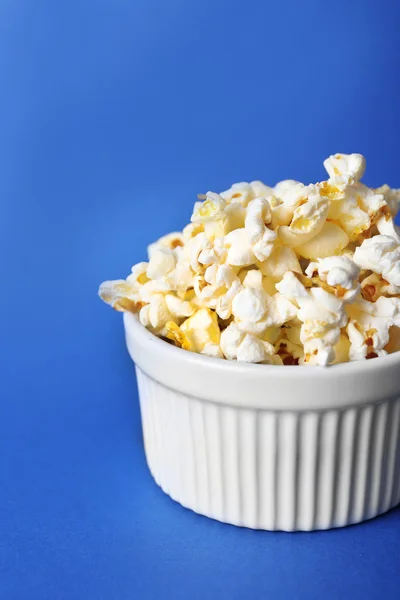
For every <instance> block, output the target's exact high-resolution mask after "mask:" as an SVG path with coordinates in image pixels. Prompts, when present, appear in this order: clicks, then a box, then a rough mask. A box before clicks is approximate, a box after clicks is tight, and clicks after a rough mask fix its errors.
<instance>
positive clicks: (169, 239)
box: [147, 231, 185, 259]
mask: <svg viewBox="0 0 400 600" xmlns="http://www.w3.org/2000/svg"><path fill="white" fill-rule="evenodd" d="M184 244H185V238H184V236H183V234H182V233H181V232H180V231H174V232H173V233H168V234H167V235H164V236H163V237H161V238H160V239H159V240H157V241H156V242H154V243H153V244H150V246H148V248H147V254H148V255H149V258H150V259H151V258H152V256H153V253H154V252H156V251H157V250H165V249H166V250H175V248H179V247H181V246H184Z"/></svg>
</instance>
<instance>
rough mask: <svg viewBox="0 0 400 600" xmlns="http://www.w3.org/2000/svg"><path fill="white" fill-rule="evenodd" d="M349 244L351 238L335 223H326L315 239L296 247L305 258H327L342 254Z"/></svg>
mask: <svg viewBox="0 0 400 600" xmlns="http://www.w3.org/2000/svg"><path fill="white" fill-rule="evenodd" d="M348 243H349V236H348V235H347V233H346V232H345V231H343V229H342V228H341V227H339V226H338V225H336V224H335V223H331V222H328V221H326V222H325V223H324V224H323V226H322V229H321V230H320V232H319V233H317V235H315V236H314V237H313V238H311V239H310V240H308V241H307V242H304V243H303V244H300V245H299V246H297V247H296V252H297V253H298V254H299V255H300V256H302V257H303V258H308V259H311V260H312V259H316V258H326V257H328V256H333V255H335V254H340V252H341V251H342V250H344V249H345V248H346V246H347V245H348Z"/></svg>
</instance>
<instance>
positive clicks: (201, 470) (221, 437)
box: [124, 313, 400, 531]
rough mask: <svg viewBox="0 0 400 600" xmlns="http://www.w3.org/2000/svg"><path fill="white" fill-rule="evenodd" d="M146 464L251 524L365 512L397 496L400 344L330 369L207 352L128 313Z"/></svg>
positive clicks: (172, 489)
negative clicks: (160, 334)
mask: <svg viewBox="0 0 400 600" xmlns="http://www.w3.org/2000/svg"><path fill="white" fill-rule="evenodd" d="M124 325H125V335H126V343H127V347H128V351H129V354H130V356H131V357H132V359H133V361H134V362H135V364H136V373H137V381H138V387H139V399H140V409H141V416H142V426H143V437H144V444H145V452H146V458H147V463H148V465H149V468H150V471H151V473H152V475H153V477H154V479H155V481H156V482H157V483H158V485H159V486H160V487H161V488H162V489H163V490H164V492H165V493H167V494H169V495H170V496H171V498H173V499H174V500H176V501H177V502H179V503H180V504H182V505H183V506H185V507H187V508H190V509H192V510H194V511H195V512H197V513H199V514H202V515H206V516H208V517H212V518H214V519H217V520H219V521H223V522H225V523H231V524H233V525H240V526H244V527H250V528H253V529H266V530H284V531H297V530H305V531H311V530H315V529H329V528H333V527H342V526H344V525H349V524H352V523H359V522H361V521H364V520H366V519H370V518H372V517H375V516H377V515H379V514H381V513H384V512H386V511H388V510H389V509H390V508H392V507H394V506H396V505H397V504H398V503H399V502H400V352H399V353H394V354H391V355H388V356H385V357H383V358H375V359H373V360H369V361H361V362H353V363H345V364H340V365H335V366H331V367H327V368H322V367H298V366H294V367H291V366H284V367H282V366H270V365H253V364H246V363H238V362H233V361H226V360H221V359H216V358H209V357H205V356H202V355H199V354H194V353H192V352H187V351H185V350H181V349H180V348H176V347H174V346H172V345H171V344H168V343H166V342H164V341H163V340H160V339H158V338H157V337H156V336H154V335H153V334H152V333H150V332H149V331H148V330H146V329H145V328H144V327H143V326H142V325H141V324H140V323H139V321H138V320H137V318H136V317H135V316H134V315H132V314H130V313H125V314H124Z"/></svg>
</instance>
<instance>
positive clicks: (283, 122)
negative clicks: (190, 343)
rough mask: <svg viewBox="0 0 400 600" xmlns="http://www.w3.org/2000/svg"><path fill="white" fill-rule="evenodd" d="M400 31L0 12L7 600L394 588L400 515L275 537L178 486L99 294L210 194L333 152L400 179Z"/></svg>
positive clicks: (111, 8)
mask: <svg viewBox="0 0 400 600" xmlns="http://www.w3.org/2000/svg"><path fill="white" fill-rule="evenodd" d="M399 25H400V6H399V4H398V3H397V2H395V1H392V2H391V1H389V0H387V1H384V0H379V1H378V0H376V1H375V0H373V1H372V0H371V1H368V0H355V1H354V0H353V1H352V2H348V1H347V0H341V1H336V2H335V3H332V2H322V1H318V0H314V1H313V0H304V1H302V2H300V1H299V2H298V1H297V0H284V1H281V2H277V1H276V2H273V3H271V2H263V1H261V0H259V1H256V0H241V1H237V0H231V1H228V0H208V1H206V0H202V1H201V2H200V1H195V2H194V1H188V0H169V1H168V2H166V1H162V0H140V1H136V2H135V1H128V0H125V1H124V0H97V1H93V2H90V1H88V0H80V1H77V0H70V1H69V2H63V1H61V0H60V1H57V2H50V1H48V2H45V1H42V0H35V1H34V2H33V1H31V2H29V1H23V0H4V1H3V2H1V4H0V69H1V73H0V75H1V93H0V140H1V141H0V153H1V156H0V164H1V176H0V206H1V212H0V271H1V272H0V277H1V279H0V281H1V284H0V285H1V294H0V310H1V319H0V327H1V329H0V336H1V337H0V342H1V344H0V365H1V377H0V386H1V404H0V407H1V408H0V411H1V412H0V445H1V448H0V461H1V465H0V568H1V574H0V598H1V600H3V599H4V600H14V599H15V600H25V599H29V600H36V599H38V600H47V599H48V600H58V599H63V600H64V599H65V600H75V599H79V600H80V599H85V600H91V599H92V598H93V599H96V600H103V599H104V600H110V599H111V600H114V599H116V600H124V599H128V598H129V599H132V598H135V599H139V600H142V599H144V600H146V599H147V598H148V599H153V598H154V599H161V598H171V599H173V600H175V599H176V600H179V599H187V598H191V599H197V598H207V599H210V600H212V599H214V598H219V599H225V598H226V599H233V600H235V599H241V598H244V597H249V598H252V599H257V598H267V597H268V598H273V599H278V600H279V599H281V598H282V599H288V598H290V599H296V598H301V599H303V598H304V599H306V600H312V599H314V598H315V599H320V598H325V599H330V598H332V599H337V598H351V597H356V598H361V597H362V598H364V599H372V598H378V597H381V596H382V597H384V598H386V599H392V598H393V599H394V598H396V599H397V598H399V595H400V591H399V589H400V510H394V511H392V512H391V513H389V514H388V515H386V516H384V517H382V518H379V519H376V520H374V521H372V522H369V523H365V524H363V525H360V526H354V527H351V528H347V529H344V530H336V531H331V532H322V533H313V534H285V533H267V532H253V531H250V530H241V529H236V528H234V527H231V526H226V525H222V524H219V523H217V522H213V521H210V520H207V519H205V518H202V517H199V516H196V515H194V514H192V513H191V512H189V511H186V510H184V509H182V508H180V507H179V506H178V505H177V504H175V503H174V502H172V501H171V500H170V499H169V498H167V497H166V496H164V495H163V493H162V492H161V491H160V490H159V489H158V488H157V487H156V485H155V484H154V483H153V481H152V479H151V477H150V475H149V472H148V470H147V467H146V464H145V459H144V454H143V448H142V438H141V430H140V417H139V410H138V402H137V395H136V388H135V376H134V371H133V367H132V363H131V362H130V359H129V358H128V355H127V353H126V351H125V348H124V341H123V331H122V323H121V318H120V316H118V315H117V314H115V313H113V311H111V310H110V309H108V308H107V307H106V306H104V305H103V304H102V303H101V302H100V301H99V300H98V299H97V296H96V294H97V286H98V284H99V283H100V282H101V281H102V280H104V279H109V278H119V277H124V276H125V275H126V274H127V273H128V272H129V269H130V267H131V265H132V264H134V263H136V262H137V261H139V260H141V259H143V258H144V256H145V254H144V252H145V247H146V245H147V244H148V243H149V242H150V241H152V240H154V239H155V238H157V237H158V236H159V235H161V234H163V233H165V232H168V231H171V230H173V229H176V228H180V227H182V226H183V225H184V224H185V223H186V222H187V220H188V217H189V214H190V210H191V206H192V203H193V201H194V200H195V199H196V197H195V196H196V193H198V192H205V191H207V190H208V189H211V190H216V191H220V190H222V189H224V188H226V187H229V185H230V184H231V183H232V182H234V181H240V180H249V179H255V178H260V179H263V180H265V181H266V182H268V183H270V182H271V183H273V182H274V181H276V180H278V179H282V178H286V177H293V178H300V179H302V180H303V181H306V182H309V181H311V180H320V179H322V178H323V176H324V175H323V168H322V160H323V159H324V158H325V157H326V156H327V155H328V154H330V153H332V152H362V153H364V154H365V155H366V157H367V162H368V165H367V175H366V182H367V183H370V184H372V185H379V184H381V183H384V182H388V183H389V184H391V185H393V186H397V187H400V171H399V162H400V150H399V139H400V112H399V110H398V106H399V93H400V77H399V75H400V43H399V33H398V32H399Z"/></svg>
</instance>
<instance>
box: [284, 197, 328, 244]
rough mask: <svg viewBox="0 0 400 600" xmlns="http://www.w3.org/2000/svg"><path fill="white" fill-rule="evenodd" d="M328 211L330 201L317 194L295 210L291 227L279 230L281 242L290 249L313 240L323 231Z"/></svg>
mask: <svg viewBox="0 0 400 600" xmlns="http://www.w3.org/2000/svg"><path fill="white" fill-rule="evenodd" d="M328 210H329V202H328V200H326V199H325V198H323V197H322V196H319V195H317V194H314V195H312V196H310V198H309V199H308V200H307V201H306V202H305V203H304V204H301V205H300V206H298V207H297V208H296V209H295V210H294V212H293V217H292V221H291V223H290V225H289V226H282V227H280V228H279V230H278V233H279V237H280V239H281V242H282V243H283V244H286V245H287V246H289V247H296V246H299V245H300V244H304V243H305V242H308V241H309V240H311V239H312V238H313V237H314V236H315V235H317V233H319V232H320V231H321V229H322V227H323V225H324V223H325V220H326V217H327V215H328Z"/></svg>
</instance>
